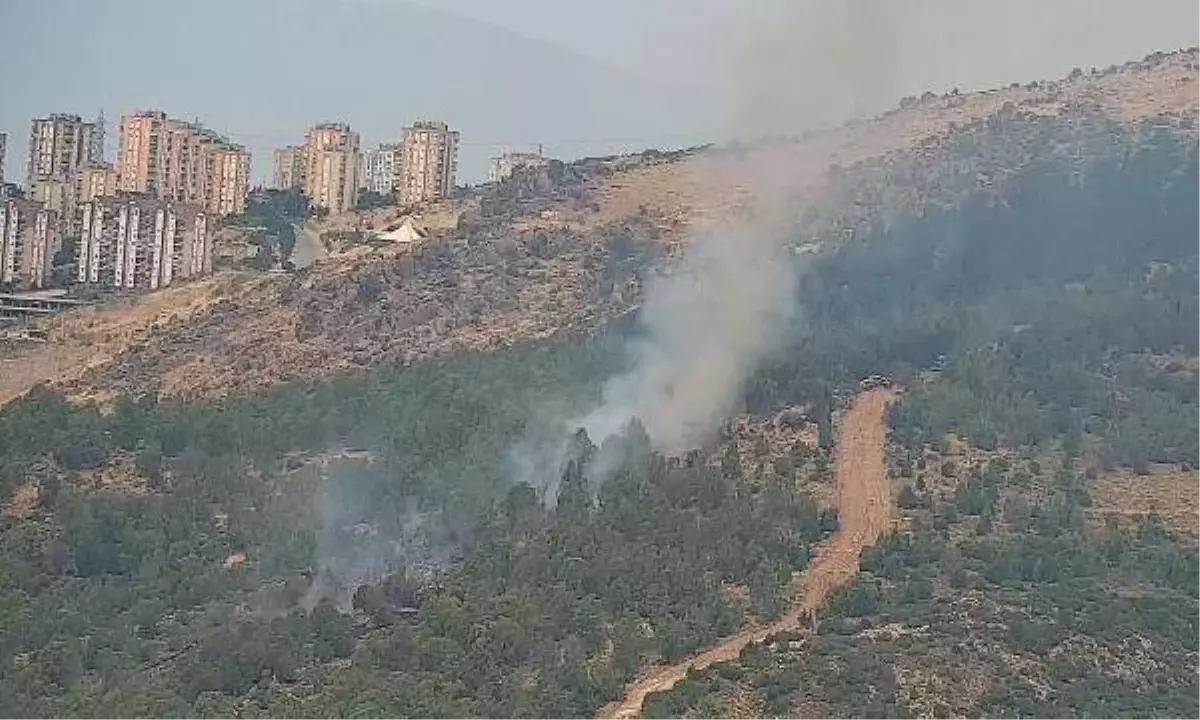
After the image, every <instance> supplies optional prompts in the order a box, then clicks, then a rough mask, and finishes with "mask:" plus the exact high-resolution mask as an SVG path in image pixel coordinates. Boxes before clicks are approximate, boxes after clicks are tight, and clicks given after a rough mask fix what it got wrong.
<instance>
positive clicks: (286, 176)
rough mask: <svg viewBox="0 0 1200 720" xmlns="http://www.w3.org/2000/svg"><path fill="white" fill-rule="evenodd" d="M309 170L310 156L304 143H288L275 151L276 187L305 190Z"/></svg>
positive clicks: (279, 188)
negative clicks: (305, 179) (305, 180)
mask: <svg viewBox="0 0 1200 720" xmlns="http://www.w3.org/2000/svg"><path fill="white" fill-rule="evenodd" d="M307 170H308V156H307V153H306V152H305V148H304V146H303V145H288V146H287V147H284V148H279V149H278V150H276V151H275V172H274V187H275V189H277V190H292V189H298V190H303V189H304V178H305V175H306V174H307Z"/></svg>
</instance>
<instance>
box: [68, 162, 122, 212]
mask: <svg viewBox="0 0 1200 720" xmlns="http://www.w3.org/2000/svg"><path fill="white" fill-rule="evenodd" d="M116 192H117V171H116V170H113V169H112V168H111V167H109V166H108V165H90V166H88V167H85V168H80V169H79V172H77V173H76V174H75V187H74V190H73V194H74V198H75V202H76V203H85V202H91V201H92V200H95V199H96V198H99V197H104V196H106V195H113V194H115V193H116Z"/></svg>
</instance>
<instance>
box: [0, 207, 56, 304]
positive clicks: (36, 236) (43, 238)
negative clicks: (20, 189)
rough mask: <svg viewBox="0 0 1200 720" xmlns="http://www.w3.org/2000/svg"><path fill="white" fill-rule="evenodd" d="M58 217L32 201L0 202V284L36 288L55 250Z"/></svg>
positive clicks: (44, 279) (43, 280)
mask: <svg viewBox="0 0 1200 720" xmlns="http://www.w3.org/2000/svg"><path fill="white" fill-rule="evenodd" d="M57 222H58V214H57V213H55V212H54V211H53V210H49V209H47V208H46V207H45V206H44V205H42V204H41V203H39V202H36V201H34V200H25V199H17V198H12V199H8V200H2V201H0V283H5V284H13V285H21V286H24V287H33V288H40V287H42V286H43V285H45V284H46V282H47V281H48V280H49V279H50V268H51V263H52V262H53V260H54V254H55V253H56V252H58V250H59V241H58V238H59V235H58V230H57V227H56V225H57Z"/></svg>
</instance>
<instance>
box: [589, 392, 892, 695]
mask: <svg viewBox="0 0 1200 720" xmlns="http://www.w3.org/2000/svg"><path fill="white" fill-rule="evenodd" d="M894 397H895V394H894V393H893V392H892V391H890V390H871V391H869V392H864V393H861V394H859V395H858V397H857V398H855V401H854V406H853V407H852V408H851V409H850V411H849V412H847V413H846V415H845V416H844V418H843V419H842V424H841V428H840V431H839V433H840V434H839V437H838V447H837V485H838V521H839V529H838V531H837V532H836V533H835V534H834V536H833V537H832V538H830V539H829V542H827V543H826V544H825V545H823V546H822V547H821V549H820V551H819V552H818V553H817V557H816V559H815V560H814V561H813V563H812V564H811V565H809V567H808V568H807V569H806V570H805V571H804V574H803V576H802V578H801V583H800V589H799V592H798V594H797V597H796V601H795V602H794V603H793V605H792V607H791V609H790V610H789V611H788V612H787V613H786V614H785V615H784V616H783V617H781V618H780V619H778V620H776V621H775V622H772V623H769V624H767V625H759V626H755V627H751V628H747V629H746V630H743V631H742V632H740V633H738V634H737V635H734V636H732V637H729V638H726V639H725V640H722V641H721V642H720V643H719V644H718V645H715V646H713V647H711V648H709V649H708V650H705V651H704V652H702V653H700V654H698V655H695V656H693V657H691V658H689V659H687V660H685V661H683V662H681V663H679V664H677V665H671V666H668V667H656V668H652V669H651V670H650V671H648V672H646V673H644V674H643V675H642V676H641V677H640V678H639V679H638V680H636V681H635V682H634V683H633V684H632V685H631V686H630V687H629V688H628V689H627V690H626V692H625V697H624V698H622V699H621V700H619V701H617V702H615V703H611V704H609V705H606V706H605V707H604V708H603V709H602V710H601V711H600V716H601V717H604V718H635V717H638V716H639V715H640V714H641V711H642V703H643V702H645V700H646V696H647V695H649V694H650V693H654V692H661V691H663V690H669V689H670V688H672V687H674V686H675V684H676V683H678V682H679V681H680V680H682V679H683V678H684V677H686V676H687V672H688V670H690V669H692V668H696V669H701V668H705V667H708V666H709V665H712V664H713V663H719V662H726V661H728V660H733V659H736V658H737V657H738V655H740V654H741V652H742V649H743V648H745V647H746V646H747V645H749V644H751V643H758V642H762V641H763V640H764V639H765V638H766V637H767V636H769V635H774V634H775V633H778V632H781V631H784V630H798V629H802V628H806V627H807V626H808V623H807V617H808V614H809V612H812V611H816V610H817V608H819V607H820V606H821V604H822V603H823V602H824V601H825V598H826V597H827V596H828V595H829V593H830V592H831V591H832V590H834V589H836V588H838V587H841V586H843V585H846V584H848V583H850V582H851V581H852V580H853V579H854V576H855V574H856V573H857V572H858V559H859V556H861V555H862V552H863V550H864V549H865V548H867V547H870V546H871V545H873V544H874V543H875V541H876V540H878V539H879V537H880V536H882V535H883V534H884V533H886V532H887V531H888V528H889V526H890V524H891V518H892V501H891V489H890V486H889V481H888V475H887V461H886V458H885V456H884V442H885V441H886V439H887V422H886V411H887V407H888V405H889V404H890V403H891V402H892V400H893V399H894Z"/></svg>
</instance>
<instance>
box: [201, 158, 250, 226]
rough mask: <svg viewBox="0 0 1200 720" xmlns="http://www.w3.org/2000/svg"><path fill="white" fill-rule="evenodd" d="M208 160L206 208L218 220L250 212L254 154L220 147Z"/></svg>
mask: <svg viewBox="0 0 1200 720" xmlns="http://www.w3.org/2000/svg"><path fill="white" fill-rule="evenodd" d="M207 161H208V166H207V176H206V183H205V184H206V186H207V187H206V190H207V196H206V198H205V202H204V207H205V208H206V209H207V210H208V211H209V212H210V213H212V214H213V215H216V216H217V217H225V216H226V215H240V214H241V213H244V212H246V196H247V195H249V194H250V154H249V153H247V152H246V151H245V150H244V149H242V148H240V147H233V146H228V145H225V146H217V147H213V148H211V149H210V150H209V151H208V157H207Z"/></svg>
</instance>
